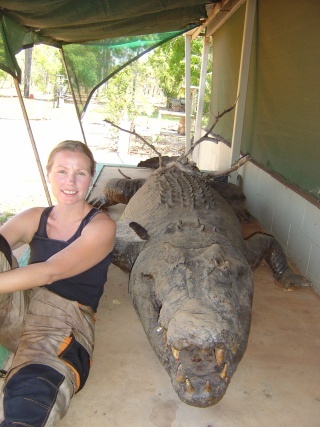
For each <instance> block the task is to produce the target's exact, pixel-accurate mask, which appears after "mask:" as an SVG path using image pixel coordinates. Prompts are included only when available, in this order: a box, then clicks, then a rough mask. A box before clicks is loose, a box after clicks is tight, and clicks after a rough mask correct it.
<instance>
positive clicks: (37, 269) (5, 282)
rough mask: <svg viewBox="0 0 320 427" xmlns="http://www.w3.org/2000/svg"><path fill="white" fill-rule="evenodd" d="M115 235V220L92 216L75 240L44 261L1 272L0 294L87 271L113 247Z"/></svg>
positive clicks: (104, 216)
mask: <svg viewBox="0 0 320 427" xmlns="http://www.w3.org/2000/svg"><path fill="white" fill-rule="evenodd" d="M1 231H2V230H1ZM1 234H2V233H1ZM115 234H116V223H115V222H114V221H113V220H112V219H111V218H109V217H108V216H107V215H102V214H99V215H96V216H95V217H94V218H93V219H92V220H91V222H90V223H89V224H88V225H87V226H86V227H85V228H84V229H83V231H82V234H81V236H80V237H79V238H78V239H76V240H75V241H74V242H73V243H71V244H70V245H69V246H67V247H66V248H65V249H63V250H62V251H60V252H58V253H56V254H55V255H53V256H52V257H51V258H49V259H48V260H47V261H45V262H39V263H37V264H31V265H28V266H26V267H20V268H17V269H15V270H10V271H7V272H4V273H1V274H0V293H5V292H14V291H18V290H26V289H31V288H33V287H37V286H42V285H46V284H50V283H52V282H55V281H57V280H61V279H65V278H67V277H72V276H75V275H77V274H80V273H82V272H83V271H86V270H88V269H89V268H91V267H93V266H94V265H96V264H98V263H99V262H100V261H102V259H103V258H105V257H106V256H107V255H108V254H109V253H110V252H111V251H112V250H113V247H114V244H115ZM4 237H5V236H4ZM9 243H10V242H9Z"/></svg>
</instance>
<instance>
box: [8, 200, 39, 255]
mask: <svg viewBox="0 0 320 427" xmlns="http://www.w3.org/2000/svg"><path fill="white" fill-rule="evenodd" d="M43 210H44V208H31V209H27V210H25V211H23V212H21V213H19V214H17V215H15V216H14V217H12V218H11V219H10V220H9V221H7V222H6V223H5V224H4V225H3V226H2V227H1V229H0V234H2V235H3V237H4V238H5V239H6V240H7V242H8V243H9V245H10V247H11V249H12V250H14V249H17V248H19V247H20V246H22V245H24V244H25V243H30V242H31V240H32V238H33V236H34V234H35V232H36V231H37V229H38V227H39V221H40V215H41V213H42V211H43Z"/></svg>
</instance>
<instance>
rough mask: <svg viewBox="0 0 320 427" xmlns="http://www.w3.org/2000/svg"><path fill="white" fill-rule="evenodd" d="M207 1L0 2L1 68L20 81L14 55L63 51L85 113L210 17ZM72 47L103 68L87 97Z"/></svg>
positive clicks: (75, 90)
mask: <svg viewBox="0 0 320 427" xmlns="http://www.w3.org/2000/svg"><path fill="white" fill-rule="evenodd" d="M212 3H218V1H204V0H167V1H164V0H33V1H25V0H0V19H1V21H0V22H1V27H0V28H1V33H0V68H1V69H3V70H5V71H7V72H8V73H10V74H11V75H12V76H13V77H14V78H16V79H18V80H20V78H21V72H20V68H19V66H18V64H17V61H16V59H15V55H16V54H17V53H18V52H19V51H21V49H23V48H27V47H30V46H33V45H34V44H37V43H45V44H48V45H51V46H55V47H58V48H61V49H62V50H63V54H64V57H65V62H66V66H67V70H68V73H69V77H70V83H71V84H72V86H73V90H74V92H75V93H76V98H77V104H78V108H79V111H83V110H84V109H85V107H86V105H87V103H88V101H89V100H90V98H91V96H92V93H93V92H94V90H95V89H96V88H97V87H98V86H99V85H100V84H101V82H103V81H106V80H108V78H110V77H111V76H112V75H114V74H115V72H116V71H117V70H119V69H121V68H123V67H124V66H125V65H127V64H128V63H130V62H132V61H133V60H134V59H136V58H138V57H139V56H141V55H142V54H143V53H145V52H146V51H149V50H151V49H153V48H155V47H157V46H158V45H159V44H161V43H163V42H165V41H166V40H169V39H171V38H173V37H176V36H177V35H180V34H182V33H183V32H185V31H188V30H190V29H192V28H195V27H197V26H199V25H200V24H201V23H202V22H203V20H204V19H206V18H207V6H208V5H210V4H212ZM72 45H78V46H79V45H81V46H82V49H83V55H84V57H85V56H86V55H94V57H95V59H96V61H98V62H100V63H101V64H102V63H103V64H104V66H103V67H101V70H102V72H100V73H99V77H96V80H95V81H93V82H92V83H91V85H92V87H91V88H89V90H88V87H87V88H86V93H83V90H82V88H81V87H80V86H79V83H78V81H79V79H78V78H77V74H78V70H77V69H76V65H75V63H74V61H73V48H72Z"/></svg>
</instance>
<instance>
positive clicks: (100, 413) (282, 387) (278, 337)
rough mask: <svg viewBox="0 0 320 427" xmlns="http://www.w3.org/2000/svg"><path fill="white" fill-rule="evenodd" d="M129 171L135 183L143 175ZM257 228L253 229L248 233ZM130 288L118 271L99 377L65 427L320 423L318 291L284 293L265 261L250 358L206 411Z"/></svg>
mask: <svg viewBox="0 0 320 427" xmlns="http://www.w3.org/2000/svg"><path fill="white" fill-rule="evenodd" d="M121 170H122V171H123V172H125V173H126V174H128V175H129V176H132V177H134V175H135V174H136V172H137V169H130V170H129V169H128V170H125V169H124V168H123V167H121ZM110 173H111V172H110V169H108V177H111V176H110ZM144 173H146V174H148V173H147V172H144ZM101 174H103V171H102V172H101ZM112 174H113V175H114V176H115V175H117V174H118V171H117V168H114V169H113V172H112ZM139 175H140V173H139ZM100 178H101V179H99V182H100V184H99V185H97V186H96V187H95V188H94V191H95V192H96V194H97V193H99V192H100V191H101V182H103V180H104V177H103V175H102V176H101V177H100ZM96 194H93V196H95V195H96ZM122 209H123V205H118V206H117V207H112V208H110V210H111V214H112V216H113V217H114V218H115V219H117V218H118V216H119V215H120V214H121V211H122ZM256 227H258V225H257V224H255V223H254V224H251V225H249V226H245V227H244V234H245V235H248V234H251V232H252V231H254V230H255V229H256ZM128 280H129V276H128V274H126V273H124V272H122V271H121V270H120V269H118V268H117V267H115V266H113V265H112V266H111V267H110V269H109V278H108V281H107V284H106V288H105V293H104V295H103V297H102V299H101V302H100V306H99V309H98V313H97V325H96V347H95V352H94V360H93V366H92V370H91V373H90V376H89V379H88V381H87V384H86V386H85V387H84V389H83V390H81V391H80V392H79V394H77V395H76V396H75V397H74V398H73V400H72V402H71V405H70V409H69V412H68V414H67V415H66V417H65V418H64V419H63V420H62V421H61V422H60V423H59V427H88V426H89V427H126V426H130V427H318V426H319V425H320V421H319V420H320V297H319V296H318V295H317V294H316V293H315V292H314V291H313V290H312V289H301V290H295V291H284V290H283V289H282V288H281V287H280V285H279V284H277V282H276V281H275V279H274V278H273V276H272V274H271V271H270V269H269V267H268V266H267V265H266V264H265V263H263V264H262V265H261V266H260V267H259V268H258V269H257V270H256V271H255V272H254V283H255V292H254V300H253V309H252V327H251V333H250V337H249V343H248V348H247V351H246V353H245V355H244V358H243V359H242V361H241V362H240V364H239V366H238V369H237V371H236V373H235V374H234V376H233V378H232V380H231V383H230V385H229V388H228V390H227V393H226V395H225V396H224V398H223V399H222V400H221V401H220V402H219V403H218V404H217V405H215V406H213V407H210V408H205V409H201V408H195V407H191V406H188V405H186V404H185V403H183V402H181V401H180V400H179V398H178V397H177V395H176V394H175V392H174V391H173V388H172V386H171V382H170V379H169V376H168V375H167V373H166V371H165V370H164V368H163V367H162V366H161V364H160V362H159V361H158V359H157V357H156V356H155V354H154V352H153V350H152V348H151V346H150V344H149V342H148V340H147V338H146V336H145V334H144V331H143V328H142V326H141V323H140V321H139V318H138V316H137V314H136V312H135V310H134V308H133V306H132V304H131V301H130V298H129V295H128Z"/></svg>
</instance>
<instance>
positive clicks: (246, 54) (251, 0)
mask: <svg viewBox="0 0 320 427" xmlns="http://www.w3.org/2000/svg"><path fill="white" fill-rule="evenodd" d="M255 12H256V0H247V4H246V15H245V21H244V31H243V39H242V50H241V60H240V72H239V80H238V92H237V95H238V102H237V105H236V109H235V115H234V125H233V135H232V145H231V155H230V161H229V166H231V165H232V164H233V163H235V162H236V161H237V160H238V159H239V157H240V147H241V138H242V129H243V120H244V112H245V106H246V97H247V87H248V76H249V67H250V56H251V46H252V37H253V28H254V17H255ZM236 180H237V173H236V172H233V173H232V174H231V180H230V181H231V182H233V183H236Z"/></svg>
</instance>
